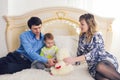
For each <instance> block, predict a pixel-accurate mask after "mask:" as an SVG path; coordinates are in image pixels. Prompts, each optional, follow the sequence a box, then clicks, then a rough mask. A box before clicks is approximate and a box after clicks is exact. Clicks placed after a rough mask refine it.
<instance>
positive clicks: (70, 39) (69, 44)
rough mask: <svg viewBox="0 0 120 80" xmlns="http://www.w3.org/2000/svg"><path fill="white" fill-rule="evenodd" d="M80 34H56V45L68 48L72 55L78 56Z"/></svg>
mask: <svg viewBox="0 0 120 80" xmlns="http://www.w3.org/2000/svg"><path fill="white" fill-rule="evenodd" d="M78 37H79V36H54V39H55V44H56V46H57V47H58V48H59V49H61V48H66V49H68V51H69V53H70V54H71V56H76V53H77V47H78Z"/></svg>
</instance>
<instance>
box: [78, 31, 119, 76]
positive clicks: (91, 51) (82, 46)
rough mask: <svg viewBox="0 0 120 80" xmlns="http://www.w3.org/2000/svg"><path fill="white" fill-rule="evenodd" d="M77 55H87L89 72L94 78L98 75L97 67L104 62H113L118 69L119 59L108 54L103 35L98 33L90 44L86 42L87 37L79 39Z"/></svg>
mask: <svg viewBox="0 0 120 80" xmlns="http://www.w3.org/2000/svg"><path fill="white" fill-rule="evenodd" d="M77 55H78V56H80V55H85V58H86V61H87V64H88V70H89V73H90V74H91V76H92V77H95V74H96V69H95V68H96V65H97V63H98V62H100V61H102V60H107V61H109V62H111V63H112V64H113V65H114V66H115V68H116V70H117V69H118V63H117V59H116V58H115V57H114V56H113V55H111V54H110V53H108V52H106V51H105V49H104V41H103V38H102V35H101V34H100V33H99V32H96V33H95V34H94V36H93V37H92V39H91V41H90V42H89V43H87V42H86V36H85V34H83V35H82V36H80V38H79V43H78V51H77Z"/></svg>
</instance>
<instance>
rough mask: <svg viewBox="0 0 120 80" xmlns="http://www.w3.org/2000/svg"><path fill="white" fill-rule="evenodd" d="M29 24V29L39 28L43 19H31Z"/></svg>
mask: <svg viewBox="0 0 120 80" xmlns="http://www.w3.org/2000/svg"><path fill="white" fill-rule="evenodd" d="M27 24H28V27H29V28H30V29H31V27H32V26H33V25H35V26H38V25H40V24H42V21H41V19H40V18H39V17H31V18H30V19H29V20H28V22H27Z"/></svg>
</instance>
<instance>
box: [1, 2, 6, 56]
mask: <svg viewBox="0 0 120 80" xmlns="http://www.w3.org/2000/svg"><path fill="white" fill-rule="evenodd" d="M7 14H8V1H7V0H0V56H3V55H6V54H7V48H6V41H5V29H6V27H5V26H6V23H5V20H4V19H3V15H7Z"/></svg>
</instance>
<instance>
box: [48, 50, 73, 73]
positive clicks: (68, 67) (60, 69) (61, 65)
mask: <svg viewBox="0 0 120 80" xmlns="http://www.w3.org/2000/svg"><path fill="white" fill-rule="evenodd" d="M67 57H70V54H69V52H68V50H67V49H66V48H62V49H60V50H59V51H58V53H57V54H56V58H57V63H56V64H55V66H54V67H51V68H50V69H51V74H52V75H65V74H68V73H70V72H72V71H73V70H74V67H73V65H72V64H66V63H65V62H64V61H63V59H64V58H67Z"/></svg>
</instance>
